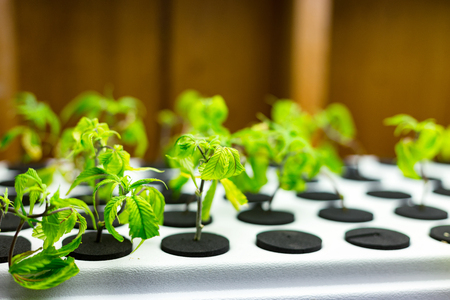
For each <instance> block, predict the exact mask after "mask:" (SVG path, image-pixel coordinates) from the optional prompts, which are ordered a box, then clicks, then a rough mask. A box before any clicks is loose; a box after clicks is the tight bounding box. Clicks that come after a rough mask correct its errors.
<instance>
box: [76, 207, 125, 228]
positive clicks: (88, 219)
mask: <svg viewBox="0 0 450 300" xmlns="http://www.w3.org/2000/svg"><path fill="white" fill-rule="evenodd" d="M80 215H81V216H83V217H84V218H85V219H86V224H87V229H94V223H92V218H91V217H90V216H88V215H87V214H86V213H85V212H80ZM98 217H99V218H100V221H104V220H105V215H104V213H103V212H102V211H99V212H98ZM94 218H95V214H94ZM122 225H124V224H120V223H119V220H118V219H117V218H116V219H115V220H114V221H113V226H114V227H119V226H122ZM78 226H79V224H78V223H76V224H75V228H78Z"/></svg>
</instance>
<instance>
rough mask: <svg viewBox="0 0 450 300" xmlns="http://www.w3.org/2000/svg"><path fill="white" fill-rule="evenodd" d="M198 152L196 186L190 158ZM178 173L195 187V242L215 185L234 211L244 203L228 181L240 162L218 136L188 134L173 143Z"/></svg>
mask: <svg viewBox="0 0 450 300" xmlns="http://www.w3.org/2000/svg"><path fill="white" fill-rule="evenodd" d="M196 153H200V155H201V157H202V158H201V159H200V160H199V166H198V171H199V172H200V185H198V184H197V180H196V177H197V176H195V175H194V168H195V165H194V158H195V155H196ZM173 159H175V160H176V161H177V162H178V163H179V164H180V168H181V171H182V172H183V173H185V174H188V175H189V176H190V178H191V179H192V181H193V182H194V184H195V186H196V188H197V189H196V195H197V214H196V232H195V236H194V240H195V241H199V240H200V238H201V232H202V228H203V225H202V220H208V219H209V217H210V209H211V205H212V201H213V199H214V195H215V192H216V187H217V183H218V182H220V183H222V185H223V187H224V189H225V194H226V196H227V198H228V200H229V201H230V202H231V203H232V205H233V206H234V208H236V209H239V207H240V206H241V205H243V204H245V203H247V199H246V197H245V196H244V194H242V192H241V191H240V190H239V189H238V188H237V187H236V186H235V185H234V184H233V182H231V181H230V180H229V179H228V178H230V177H233V176H237V175H239V174H240V173H242V172H243V171H244V167H243V166H242V164H241V162H240V157H239V153H238V151H237V150H236V149H234V148H230V147H223V146H221V145H220V140H219V139H218V137H209V138H203V137H195V136H193V135H191V134H186V135H182V136H181V137H180V138H179V139H178V140H177V141H176V143H175V156H174V157H173ZM206 181H211V186H210V188H209V190H208V191H207V192H206V195H205V198H204V199H203V201H202V197H203V189H204V185H205V182H206Z"/></svg>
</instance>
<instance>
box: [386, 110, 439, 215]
mask: <svg viewBox="0 0 450 300" xmlns="http://www.w3.org/2000/svg"><path fill="white" fill-rule="evenodd" d="M384 124H385V125H389V126H396V128H395V131H394V134H395V135H396V136H400V135H406V136H405V137H403V138H401V139H400V141H399V142H398V143H397V144H396V145H395V153H396V155H397V165H398V167H399V169H400V170H401V171H402V173H403V175H404V176H405V177H408V178H411V179H419V180H423V183H424V188H423V194H422V199H421V202H420V206H421V207H425V198H426V194H427V186H428V182H429V178H428V176H427V175H426V173H425V171H424V167H425V163H426V161H427V160H432V159H433V158H434V157H435V156H436V155H437V154H438V153H439V150H440V149H441V144H442V135H443V130H444V129H443V127H442V126H440V125H438V124H436V123H435V122H434V120H433V119H427V120H425V121H422V122H418V121H417V120H416V119H414V118H413V117H411V116H409V115H406V114H399V115H396V116H393V117H390V118H387V119H385V120H384ZM408 134H409V136H407V135H408ZM416 166H417V167H418V169H419V172H417V170H416Z"/></svg>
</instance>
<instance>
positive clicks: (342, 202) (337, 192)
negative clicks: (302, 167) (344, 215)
mask: <svg viewBox="0 0 450 300" xmlns="http://www.w3.org/2000/svg"><path fill="white" fill-rule="evenodd" d="M322 174H324V175H325V176H326V177H327V178H328V180H329V181H330V182H331V184H332V186H333V189H334V193H335V194H336V195H338V196H339V199H341V206H342V209H343V210H346V209H347V207H346V206H345V203H344V196H343V195H342V194H341V193H339V190H338V188H337V185H336V182H335V181H334V179H333V177H331V175H330V174H328V172H326V171H323V172H322Z"/></svg>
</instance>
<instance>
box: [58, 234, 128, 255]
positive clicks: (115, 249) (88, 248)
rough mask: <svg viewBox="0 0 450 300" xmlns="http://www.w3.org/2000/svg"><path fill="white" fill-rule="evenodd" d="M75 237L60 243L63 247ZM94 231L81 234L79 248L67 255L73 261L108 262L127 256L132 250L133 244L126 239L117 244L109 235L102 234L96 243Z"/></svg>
mask: <svg viewBox="0 0 450 300" xmlns="http://www.w3.org/2000/svg"><path fill="white" fill-rule="evenodd" d="M75 237H76V235H72V236H69V237H67V238H66V239H64V240H63V241H62V244H63V245H67V244H68V243H70V242H71V241H72V240H73V239H74V238H75ZM96 238H97V232H96V231H90V232H86V233H84V234H83V237H82V238H81V241H82V242H81V244H80V246H79V247H78V248H77V249H75V250H74V251H73V252H71V253H70V254H69V256H72V257H73V258H75V259H79V260H88V261H98V260H110V259H116V258H121V257H124V256H127V255H128V254H130V253H131V251H132V250H133V244H132V243H131V242H130V240H128V239H124V241H123V242H119V241H118V240H116V238H115V237H113V236H112V235H111V234H108V233H103V234H102V241H101V242H100V243H97V242H96V241H95V240H96Z"/></svg>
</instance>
